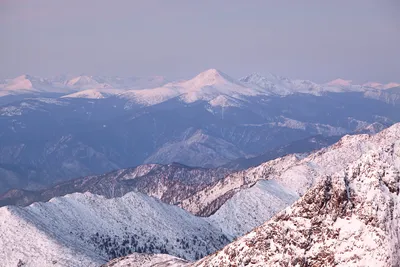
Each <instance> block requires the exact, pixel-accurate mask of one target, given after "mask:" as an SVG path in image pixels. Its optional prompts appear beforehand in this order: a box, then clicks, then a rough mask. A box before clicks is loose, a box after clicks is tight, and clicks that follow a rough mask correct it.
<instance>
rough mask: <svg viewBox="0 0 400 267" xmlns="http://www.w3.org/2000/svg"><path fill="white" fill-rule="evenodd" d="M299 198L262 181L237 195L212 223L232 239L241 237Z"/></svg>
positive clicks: (210, 218)
mask: <svg viewBox="0 0 400 267" xmlns="http://www.w3.org/2000/svg"><path fill="white" fill-rule="evenodd" d="M298 197H299V196H298V195H297V194H296V193H294V192H291V191H290V190H287V189H286V188H284V187H282V186H281V185H279V184H278V183H276V182H275V181H273V180H270V181H266V180H261V181H258V182H257V183H256V184H255V185H254V186H252V187H250V188H248V189H244V190H241V191H239V192H238V193H237V194H235V195H234V196H233V197H232V198H231V199H229V200H228V201H227V202H225V204H224V205H222V206H221V208H220V209H219V210H218V211H217V212H216V213H215V214H213V215H211V216H210V217H209V220H210V222H212V223H213V224H215V225H217V226H219V227H220V228H221V229H223V231H224V232H225V233H228V234H230V235H231V236H235V237H238V236H242V235H243V234H245V233H247V232H249V231H251V230H252V229H253V228H255V227H257V226H260V225H261V224H262V223H264V222H265V221H267V220H269V219H270V218H271V217H272V216H274V215H275V214H276V213H278V212H279V211H281V210H283V209H285V208H286V207H287V206H289V205H291V204H292V203H293V202H294V201H296V200H297V199H298Z"/></svg>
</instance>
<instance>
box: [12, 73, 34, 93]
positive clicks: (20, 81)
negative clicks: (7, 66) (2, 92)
mask: <svg viewBox="0 0 400 267" xmlns="http://www.w3.org/2000/svg"><path fill="white" fill-rule="evenodd" d="M30 78H31V76H29V75H21V76H18V77H16V78H14V79H12V80H9V81H8V83H7V88H8V89H9V90H23V89H26V90H30V89H32V88H33V85H32V82H31V80H30Z"/></svg>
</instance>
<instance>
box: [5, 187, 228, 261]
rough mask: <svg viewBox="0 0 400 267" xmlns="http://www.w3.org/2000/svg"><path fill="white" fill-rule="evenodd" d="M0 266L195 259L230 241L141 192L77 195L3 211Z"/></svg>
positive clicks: (12, 207) (202, 223)
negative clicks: (137, 256) (156, 256)
mask: <svg viewBox="0 0 400 267" xmlns="http://www.w3.org/2000/svg"><path fill="white" fill-rule="evenodd" d="M0 217H1V218H2V219H1V221H0V247H1V248H2V250H0V257H1V258H2V261H1V263H0V266H17V264H18V262H19V261H21V262H22V263H24V264H26V266H53V265H52V264H56V265H57V266H99V265H100V264H101V263H105V262H107V261H108V260H110V259H112V258H116V257H119V256H125V255H127V254H130V253H132V252H135V251H136V252H147V253H168V254H171V255H175V256H178V257H183V258H187V259H190V260H194V259H196V258H200V257H203V256H205V255H207V254H209V253H211V252H214V251H215V250H217V249H219V248H221V247H222V246H223V245H225V244H226V243H228V241H229V239H228V237H227V236H225V235H224V233H222V232H221V231H220V230H219V229H217V228H216V227H214V226H213V225H211V224H209V223H208V222H207V221H206V220H204V219H202V218H199V217H195V216H193V215H191V214H189V213H188V212H186V211H184V210H182V209H180V208H178V207H176V206H170V205H167V204H164V203H162V202H160V201H159V200H156V199H154V198H151V197H148V196H146V195H143V194H141V193H135V192H130V193H128V194H126V195H124V196H123V197H121V198H113V199H105V198H104V197H101V196H97V195H93V194H91V193H84V194H80V193H75V194H72V195H67V196H65V197H58V198H54V199H52V200H50V201H49V202H46V203H34V204H32V205H31V206H28V207H25V208H20V207H15V206H7V207H2V208H0Z"/></svg>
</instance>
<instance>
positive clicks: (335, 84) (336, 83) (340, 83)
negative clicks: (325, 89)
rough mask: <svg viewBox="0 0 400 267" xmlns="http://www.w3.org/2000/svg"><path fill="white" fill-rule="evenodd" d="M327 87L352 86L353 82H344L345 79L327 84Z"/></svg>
mask: <svg viewBox="0 0 400 267" xmlns="http://www.w3.org/2000/svg"><path fill="white" fill-rule="evenodd" d="M326 85H329V86H351V85H352V80H344V79H340V78H338V79H336V80H333V81H330V82H327V83H326Z"/></svg>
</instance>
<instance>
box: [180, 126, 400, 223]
mask: <svg viewBox="0 0 400 267" xmlns="http://www.w3.org/2000/svg"><path fill="white" fill-rule="evenodd" d="M397 140H400V123H397V124H395V125H393V126H391V127H389V128H387V129H385V130H383V131H382V132H380V133H378V134H376V135H367V134H362V135H353V136H350V135H348V136H344V137H343V138H342V139H340V141H339V142H337V143H336V144H334V145H332V146H330V147H327V148H323V149H321V150H319V151H317V152H315V153H312V154H310V155H308V156H307V157H298V156H296V155H288V156H285V157H282V158H279V159H276V160H272V161H268V162H266V163H263V164H261V165H259V166H257V167H253V168H250V169H248V170H245V171H240V172H237V173H233V174H230V175H228V176H227V177H226V178H224V179H222V180H220V181H218V182H217V183H215V184H214V185H210V186H208V187H206V188H205V189H203V190H201V191H199V192H197V193H196V194H195V195H193V196H192V197H189V198H188V199H186V200H184V201H182V203H181V204H180V205H181V206H182V207H183V208H184V209H186V210H188V211H190V212H192V213H193V214H198V215H202V216H208V215H210V214H212V213H214V212H215V211H216V210H218V208H219V207H220V206H221V205H222V204H223V203H225V201H226V200H227V199H230V198H231V197H232V196H233V195H234V194H236V193H237V192H238V191H240V190H242V189H244V188H248V187H250V186H252V185H253V184H254V183H256V182H257V181H258V180H261V179H266V180H271V179H272V180H275V181H276V182H277V183H278V184H280V185H282V186H283V187H284V188H286V189H287V190H290V191H294V192H296V193H298V194H299V195H303V194H304V193H305V192H306V191H307V190H308V189H309V188H310V187H311V186H312V185H313V184H315V183H316V182H318V179H319V177H320V176H321V175H330V174H333V173H335V172H337V171H340V170H342V169H343V168H345V167H346V166H347V165H348V164H350V163H352V162H354V161H356V160H358V159H359V158H360V157H361V156H362V155H363V154H364V153H366V152H367V151H369V150H373V149H375V150H376V149H379V148H380V147H383V146H388V145H390V144H391V143H393V142H395V141H397Z"/></svg>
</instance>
